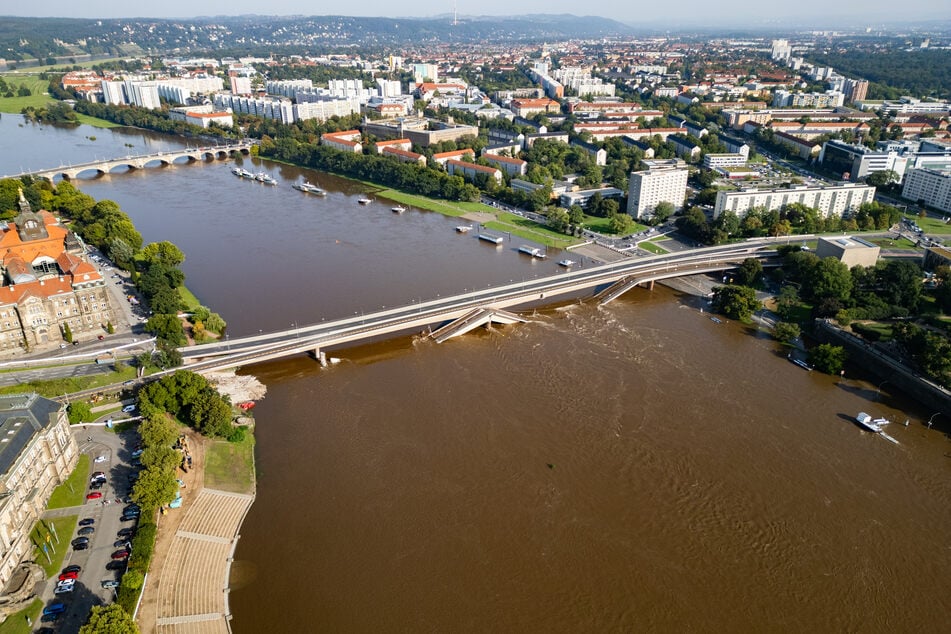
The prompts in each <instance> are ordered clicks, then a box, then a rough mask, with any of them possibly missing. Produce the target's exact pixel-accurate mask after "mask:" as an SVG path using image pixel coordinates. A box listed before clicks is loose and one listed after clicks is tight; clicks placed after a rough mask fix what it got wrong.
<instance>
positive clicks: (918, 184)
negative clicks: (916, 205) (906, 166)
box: [901, 168, 951, 213]
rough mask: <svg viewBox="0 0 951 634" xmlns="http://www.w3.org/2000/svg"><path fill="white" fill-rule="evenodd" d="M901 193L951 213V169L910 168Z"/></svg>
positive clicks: (906, 197) (907, 197) (908, 198)
mask: <svg viewBox="0 0 951 634" xmlns="http://www.w3.org/2000/svg"><path fill="white" fill-rule="evenodd" d="M901 195H902V198H905V199H907V200H914V201H916V202H922V203H924V204H925V205H928V206H929V207H934V208H935V209H939V210H941V211H943V212H946V213H951V169H930V168H924V169H910V170H908V172H907V173H906V174H905V184H904V186H903V187H902V190H901Z"/></svg>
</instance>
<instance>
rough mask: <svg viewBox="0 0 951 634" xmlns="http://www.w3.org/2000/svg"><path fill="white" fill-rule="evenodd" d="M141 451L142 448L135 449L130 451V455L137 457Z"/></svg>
mask: <svg viewBox="0 0 951 634" xmlns="http://www.w3.org/2000/svg"><path fill="white" fill-rule="evenodd" d="M143 451H144V450H142V449H136V450H135V451H133V452H132V457H133V458H138V457H139V456H141V455H142V452H143Z"/></svg>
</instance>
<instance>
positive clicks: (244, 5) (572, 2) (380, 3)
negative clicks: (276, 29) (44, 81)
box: [0, 0, 951, 26]
mask: <svg viewBox="0 0 951 634" xmlns="http://www.w3.org/2000/svg"><path fill="white" fill-rule="evenodd" d="M455 1H456V2H457V8H458V14H459V15H460V16H464V15H467V14H469V15H513V14H519V15H523V14H530V13H570V14H573V15H600V16H603V17H609V18H613V19H616V20H618V21H621V22H625V23H628V24H638V23H644V22H651V23H657V22H660V21H664V22H669V23H670V24H671V25H672V26H676V24H677V23H678V22H679V23H690V24H698V23H704V22H706V23H717V24H728V23H730V21H734V22H737V23H738V22H742V23H744V24H755V23H770V22H771V21H778V20H781V19H787V18H790V17H792V18H796V17H798V18H805V19H808V18H819V17H820V16H824V15H826V12H827V11H832V12H834V13H836V14H837V15H836V18H837V20H836V21H837V22H839V21H840V20H841V18H845V17H851V18H852V19H854V20H855V22H856V23H857V24H854V25H855V26H858V24H862V23H863V22H866V21H873V22H872V23H873V24H874V23H879V24H880V23H881V22H882V21H883V20H885V19H888V18H890V19H891V20H895V19H901V20H902V21H908V20H918V19H929V18H930V19H943V20H951V4H949V0H903V1H902V2H901V3H900V4H899V5H896V3H895V2H894V0H863V1H862V2H861V4H860V6H861V8H860V9H859V8H855V9H852V8H850V7H849V6H848V5H853V6H854V5H858V4H859V3H858V2H857V0H847V1H846V2H844V3H843V2H838V3H836V2H832V3H830V2H829V1H828V0H797V2H755V3H751V2H749V0H678V1H677V2H675V3H664V2H657V1H656V0H650V1H649V0H601V2H597V3H594V4H589V3H584V2H579V1H578V0H519V1H517V2H513V1H512V0H477V1H476V0H455ZM4 4H7V6H0V15H16V16H32V17H73V18H121V17H154V18H189V17H196V16H213V15H241V14H266V15H361V16H386V17H430V16H435V15H441V14H449V13H451V12H452V10H453V0H414V1H413V2H407V3H399V4H396V3H394V2H392V0H361V2H359V3H353V4H349V3H338V2H326V1H325V2H319V1H318V2H314V1H313V0H268V1H267V2H261V1H260V0H163V1H162V2H143V3H135V4H134V5H133V4H132V3H128V2H120V1H116V0H80V1H78V2H77V1H76V0H32V1H30V2H16V3H14V2H10V3H4ZM896 6H900V7H901V10H900V11H896V10H895V9H896ZM850 14H851V16H850Z"/></svg>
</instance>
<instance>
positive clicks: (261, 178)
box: [254, 172, 267, 183]
mask: <svg viewBox="0 0 951 634" xmlns="http://www.w3.org/2000/svg"><path fill="white" fill-rule="evenodd" d="M265 178H267V174H265V173H264V172H258V173H257V174H255V175H254V180H256V181H260V182H262V183H263V182H264V179H265Z"/></svg>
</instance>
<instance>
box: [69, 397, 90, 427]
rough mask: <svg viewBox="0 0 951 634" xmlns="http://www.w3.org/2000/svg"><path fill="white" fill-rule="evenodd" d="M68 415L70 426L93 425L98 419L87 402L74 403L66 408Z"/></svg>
mask: <svg viewBox="0 0 951 634" xmlns="http://www.w3.org/2000/svg"><path fill="white" fill-rule="evenodd" d="M66 414H67V416H69V424H70V425H75V424H77V423H91V422H92V421H93V420H94V419H95V418H96V417H95V416H93V414H92V408H91V407H90V406H89V403H87V402H86V401H73V402H72V403H70V404H69V407H67V408H66Z"/></svg>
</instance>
